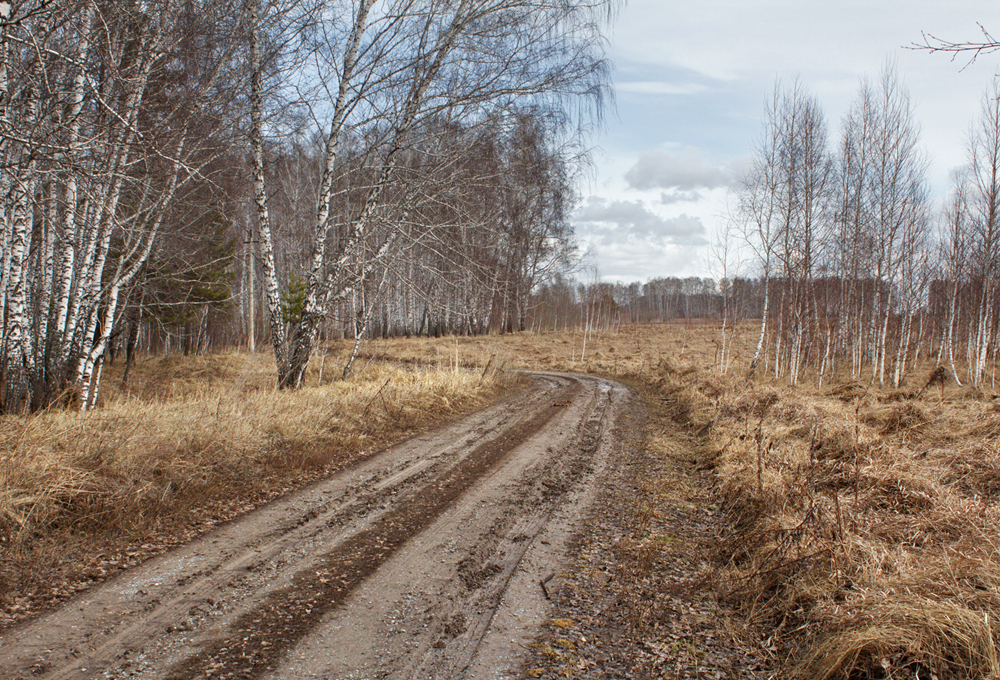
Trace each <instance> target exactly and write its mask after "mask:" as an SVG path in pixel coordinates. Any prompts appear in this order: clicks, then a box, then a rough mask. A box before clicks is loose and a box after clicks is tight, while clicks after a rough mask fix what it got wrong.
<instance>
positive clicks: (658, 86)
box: [574, 0, 1000, 281]
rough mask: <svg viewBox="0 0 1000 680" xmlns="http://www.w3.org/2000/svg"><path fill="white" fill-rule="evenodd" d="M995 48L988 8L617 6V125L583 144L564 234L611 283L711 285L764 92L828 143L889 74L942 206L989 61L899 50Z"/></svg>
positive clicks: (632, 1) (950, 2)
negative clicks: (983, 44)
mask: <svg viewBox="0 0 1000 680" xmlns="http://www.w3.org/2000/svg"><path fill="white" fill-rule="evenodd" d="M977 22H981V23H982V24H983V25H984V26H985V27H986V28H987V29H993V31H994V32H995V33H996V34H997V35H1000V3H997V2H995V1H993V0H978V1H975V2H973V1H967V0H838V1H837V2H821V1H820V0H689V1H686V2H683V1H681V0H629V2H628V5H627V7H626V8H625V9H624V10H623V11H622V13H621V14H620V16H619V17H618V19H617V21H616V22H615V24H614V26H613V28H612V32H611V50H610V56H611V58H612V60H613V61H614V63H615V68H616V72H615V75H614V81H615V86H616V90H617V105H616V111H613V112H612V113H611V115H610V116H609V117H608V121H607V125H606V129H605V130H604V132H603V133H602V134H601V135H600V136H599V137H598V138H597V139H596V143H597V145H598V147H599V149H598V150H597V152H596V155H595V163H596V170H595V173H594V175H593V177H592V178H591V179H590V180H589V181H587V182H585V183H584V184H583V185H582V186H581V187H580V191H581V203H580V207H579V209H578V211H577V213H576V214H575V217H574V223H575V226H576V230H577V235H578V236H579V237H580V239H581V241H582V242H583V244H584V246H585V247H588V248H589V249H590V256H589V260H588V261H589V262H590V263H591V264H592V265H594V266H596V269H597V273H598V274H599V275H600V276H601V277H603V278H604V279H605V280H609V281H619V280H620V281H645V280H647V279H649V278H652V277H656V276H692V275H697V276H704V275H709V273H710V264H709V260H710V257H709V250H710V247H709V244H710V243H711V242H712V240H713V235H714V234H715V233H716V230H717V229H718V228H719V226H720V225H722V224H723V223H724V222H725V220H726V219H727V218H726V213H727V191H728V189H729V188H730V187H732V186H734V184H735V183H736V182H738V180H739V177H740V173H741V169H742V167H743V166H744V164H745V162H746V159H747V158H748V157H749V155H750V153H751V152H752V149H753V145H754V140H755V137H756V136H757V135H758V134H759V132H760V129H761V117H762V114H763V111H764V101H765V99H766V97H767V96H768V94H769V93H770V92H771V91H772V90H773V87H774V83H775V80H776V79H781V80H782V81H783V82H788V81H790V80H791V79H793V78H795V77H796V76H797V77H798V78H799V79H800V80H801V82H802V83H803V85H805V87H806V89H807V90H808V91H809V92H811V93H812V94H814V95H816V96H817V97H818V98H819V100H820V102H821V104H822V106H823V107H824V111H825V113H826V117H827V122H828V125H829V128H830V137H831V140H832V141H835V140H836V139H837V138H838V137H839V134H840V132H839V131H840V121H841V118H842V117H843V115H844V114H845V113H846V111H847V109H848V106H849V104H850V101H851V99H852V97H853V96H854V93H855V92H856V91H857V89H858V85H859V83H860V81H861V78H863V77H869V78H872V79H875V78H877V76H878V73H879V71H880V69H881V68H882V67H883V65H884V64H885V63H886V60H893V61H895V63H896V65H897V69H898V73H899V75H900V77H901V79H902V81H903V82H904V84H905V85H906V87H907V89H908V90H909V93H910V97H911V100H912V102H913V106H914V112H915V117H916V119H917V120H918V121H919V123H920V125H921V129H922V141H923V146H924V148H925V150H926V152H927V154H928V156H929V157H930V161H931V166H930V172H929V177H928V179H929V181H930V186H931V193H932V194H933V195H934V196H936V197H941V196H943V195H944V194H945V193H946V192H947V190H948V178H949V176H950V174H951V172H952V170H953V169H954V168H955V167H957V166H959V165H960V164H961V163H962V162H963V157H964V140H965V138H966V136H967V132H968V129H969V126H970V124H971V122H972V120H973V118H974V117H975V115H976V113H977V111H978V109H979V106H980V101H981V98H982V94H983V92H984V91H985V89H986V87H987V86H988V85H989V83H990V81H991V79H992V77H993V74H994V73H996V72H997V71H998V69H1000V53H997V54H988V55H984V56H981V57H980V58H979V60H978V61H977V62H976V63H974V64H972V65H967V62H968V59H962V58H961V57H959V59H958V60H956V61H951V60H950V59H949V57H948V56H947V55H942V54H929V53H927V52H921V51H914V50H907V49H904V46H907V45H910V44H912V43H914V42H920V41H921V39H922V38H921V31H924V32H927V33H931V34H933V35H935V36H937V37H939V38H943V39H947V40H953V41H960V40H972V39H977V38H980V37H981V33H980V29H979V26H978V25H977Z"/></svg>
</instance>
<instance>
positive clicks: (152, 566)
mask: <svg viewBox="0 0 1000 680" xmlns="http://www.w3.org/2000/svg"><path fill="white" fill-rule="evenodd" d="M532 379H533V382H534V385H533V387H532V388H530V389H528V390H525V391H524V392H522V393H521V394H519V395H517V396H515V397H514V398H512V399H510V400H508V401H506V402H503V403H501V404H499V405H497V406H494V407H492V408H490V409H487V410H486V411H483V412H481V413H478V414H476V415H473V416H470V417H468V418H465V419H464V420H462V421H460V422H458V423H455V424H453V425H451V426H449V427H447V428H444V429H441V430H438V431H435V432H431V433H428V434H426V435H423V436H419V437H416V438H413V439H411V440H409V441H406V442H404V443H402V444H399V445H397V446H395V447H393V448H390V449H388V450H385V451H383V452H381V453H378V454H376V455H374V456H372V457H369V458H367V459H366V460H364V461H363V462H361V463H359V464H357V465H356V466H354V467H353V468H351V469H349V470H346V471H344V472H342V473H340V474H338V475H336V476H334V477H332V478H330V479H327V480H324V481H322V482H320V483H317V484H314V485H313V486H311V487H309V488H307V489H304V490H302V491H299V492H297V493H294V494H291V495H289V496H287V497H285V498H283V499H281V500H279V501H276V502H274V503H271V504H269V505H268V506H266V507H263V508H261V509H259V510H257V511H255V512H253V513H250V514H249V515H247V516H245V517H244V518H242V519H240V520H238V521H235V522H232V523H230V524H228V525H226V526H224V527H222V528H220V529H218V530H216V531H214V532H212V533H210V534H207V535H205V536H203V537H202V538H200V539H198V540H196V541H194V542H192V543H190V544H188V545H186V546H184V547H182V548H179V549H176V550H173V551H171V552H169V553H167V554H165V555H163V556H161V557H159V558H156V559H154V560H151V561H149V562H147V563H145V564H143V565H142V566H141V567H138V568H136V569H133V570H130V571H128V572H125V573H123V574H122V575H121V576H120V577H118V578H116V579H114V580H112V581H109V582H107V583H105V584H103V585H102V586H100V587H98V588H95V589H93V590H90V591H88V592H85V593H82V594H81V595H80V596H79V597H77V598H75V599H74V600H71V601H70V602H69V603H67V605H66V606H64V607H62V608H61V609H59V610H57V611H55V612H53V613H51V614H49V615H47V616H45V617H43V618H41V619H39V620H37V621H35V622H33V623H30V624H28V625H23V626H19V627H16V628H13V629H11V630H9V631H7V632H6V633H5V634H4V635H3V636H2V637H0V677H3V678H24V679H27V678H39V677H41V678H53V679H54V678H59V679H67V678H95V677H96V678H105V677H107V678H169V679H181V678H204V677H213V678H256V677H260V678H275V679H277V678H329V679H334V678H386V677H389V678H505V677H511V676H512V675H513V673H514V672H515V671H516V669H517V668H518V665H519V663H520V658H521V655H522V652H523V651H524V650H525V649H526V648H527V646H528V645H529V644H530V643H531V641H532V640H533V638H534V636H535V634H536V632H537V626H538V625H539V624H540V623H541V622H542V621H543V620H544V619H545V618H546V615H547V611H548V602H547V595H548V593H549V592H551V591H552V589H554V588H558V585H559V580H560V579H559V576H558V574H559V573H560V569H561V566H562V565H563V559H564V554H565V548H566V544H567V542H568V540H569V539H570V537H571V536H572V535H573V532H574V531H576V530H577V529H578V528H579V526H580V523H581V520H582V518H583V514H584V513H585V512H586V508H587V506H588V503H589V502H590V501H591V499H592V497H593V495H594V493H595V492H596V489H597V488H598V487H599V484H600V481H601V478H602V474H603V473H604V472H605V470H606V466H607V463H608V461H609V460H611V459H612V458H611V457H612V456H613V455H614V452H615V451H616V449H617V448H618V447H620V446H622V443H621V442H622V439H623V438H622V433H620V432H619V431H618V429H619V428H618V427H616V422H618V419H619V417H620V416H621V415H622V414H623V413H624V411H625V409H626V407H627V405H628V401H629V399H630V397H629V393H628V392H627V391H626V390H625V388H623V387H621V386H620V385H617V384H614V383H610V382H608V381H604V380H599V379H596V378H588V377H583V376H568V375H559V374H535V375H533V378H532Z"/></svg>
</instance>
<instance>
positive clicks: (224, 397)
mask: <svg viewBox="0 0 1000 680" xmlns="http://www.w3.org/2000/svg"><path fill="white" fill-rule="evenodd" d="M345 358H346V357H344V356H340V355H339V354H338V353H337V352H336V348H334V352H333V354H332V355H331V356H330V357H329V359H327V360H326V361H325V362H324V360H323V358H321V357H320V358H316V359H315V360H314V362H313V365H312V366H311V369H310V372H309V374H308V376H307V378H306V381H305V384H306V387H305V388H303V389H301V390H298V391H278V390H276V389H275V388H274V383H275V378H274V363H273V358H272V357H270V356H269V355H267V354H255V355H249V354H246V353H236V352H234V353H228V354H218V355H209V356H200V357H182V356H176V355H168V356H157V357H149V358H146V359H141V360H140V361H139V363H138V365H137V366H136V368H135V369H133V372H132V375H131V377H130V382H129V386H128V388H127V389H125V390H121V389H117V390H116V389H112V388H111V387H110V386H111V385H116V386H117V385H119V382H120V376H116V375H115V373H114V370H113V369H112V370H111V371H110V375H107V376H106V378H105V380H106V381H107V384H108V385H109V389H108V391H107V393H106V398H105V401H104V403H103V405H102V406H101V407H100V408H98V409H96V410H93V411H90V412H86V413H80V412H76V411H59V410H51V411H49V412H44V413H39V414H36V415H32V416H27V417H15V416H5V417H3V418H0V628H2V627H4V626H6V625H9V624H11V623H13V622H15V621H17V620H20V619H23V618H25V617H27V616H29V615H31V614H32V613H34V612H36V611H38V610H39V609H41V608H44V607H46V606H49V605H51V604H53V603H54V602H57V601H60V600H62V599H65V598H66V597H68V596H69V595H71V594H72V593H73V592H76V591H78V590H81V589H83V588H86V587H87V586H89V585H90V584H92V583H94V582H97V581H101V580H103V579H104V578H106V577H107V576H109V575H110V574H113V573H114V572H116V571H118V570H119V569H124V568H127V567H129V566H131V565H133V564H136V563H138V562H140V561H142V560H144V559H146V558H147V557H149V556H151V555H153V554H156V553H159V552H162V551H163V550H165V549H167V548H169V547H170V546H172V545H176V544H178V543H180V542H183V541H185V540H187V539H190V538H191V537H192V536H194V535H196V534H198V533H201V532H203V531H205V530H207V529H209V528H211V527H212V526H215V525H216V524H218V523H220V522H223V521H226V520H228V519H231V518H232V517H235V516H236V515H238V514H241V513H243V512H246V511H247V510H249V509H251V508H253V507H255V506H256V505H259V504H260V503H262V502H265V501H267V500H269V499H271V498H274V497H275V496H277V495H280V494H281V493H284V492H286V491H288V490H289V489H291V488H294V487H297V486H301V485H303V484H305V483H307V482H309V481H310V480H312V479H315V478H318V477H319V476H322V475H324V474H328V473H329V472H330V471H332V470H336V469H339V468H342V467H344V466H346V465H349V464H350V463H351V462H352V461H355V460H357V459H358V458H359V457H361V456H364V455H365V454H366V453H370V452H372V451H374V450H377V449H378V448H380V447H382V446H385V445H386V444H387V443H389V442H391V441H395V440H398V439H400V438H402V437H405V436H407V435H410V434H413V433H415V432H418V431H421V430H423V429H426V428H428V427H431V426H433V425H435V424H438V423H441V422H442V421H444V420H445V419H448V418H450V417H453V416H454V415H456V414H459V413H463V412H468V411H471V410H474V409H476V408H480V407H482V406H483V405H485V404H486V403H488V402H489V401H490V400H492V399H494V398H496V397H497V396H498V395H500V394H502V393H503V392H504V391H505V390H506V389H508V388H509V387H511V385H512V381H511V380H510V379H509V376H508V375H507V374H504V373H503V372H502V371H499V370H494V369H490V370H487V371H483V370H476V371H469V370H456V369H455V367H454V366H443V367H442V368H441V369H438V368H435V367H428V366H400V365H398V364H396V365H388V364H384V363H378V362H367V363H365V362H361V363H358V364H356V369H357V374H356V375H354V376H352V377H351V378H350V379H349V380H332V376H331V371H330V368H331V367H332V366H337V365H342V364H343V360H344V359H345ZM324 364H325V365H324ZM321 365H322V366H323V367H324V368H326V372H325V376H322V383H321V384H320V378H321V373H320V367H321Z"/></svg>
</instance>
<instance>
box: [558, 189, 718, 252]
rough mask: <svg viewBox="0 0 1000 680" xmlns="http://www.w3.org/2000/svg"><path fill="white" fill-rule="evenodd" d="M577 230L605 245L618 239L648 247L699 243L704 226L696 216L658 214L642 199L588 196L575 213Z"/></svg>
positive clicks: (584, 236)
mask: <svg viewBox="0 0 1000 680" xmlns="http://www.w3.org/2000/svg"><path fill="white" fill-rule="evenodd" d="M575 222H577V233H578V234H580V236H582V237H583V238H584V239H585V240H587V241H588V242H589V243H591V244H593V245H596V246H599V247H607V246H611V245H612V244H615V243H620V242H622V241H626V240H627V241H632V242H635V241H641V242H645V243H647V244H648V245H649V246H650V247H656V248H662V247H664V246H667V245H678V246H703V245H706V244H707V243H708V241H707V240H706V238H705V235H706V231H705V225H704V224H702V221H701V219H700V218H698V217H691V216H689V215H680V216H679V217H669V218H665V217H660V216H659V215H657V214H655V213H653V212H651V211H650V210H649V209H648V208H647V207H646V205H645V203H644V202H643V201H608V200H606V199H603V198H599V197H591V198H590V199H589V200H588V201H587V204H586V205H584V206H583V208H581V209H580V211H579V212H578V213H577V214H576V219H575Z"/></svg>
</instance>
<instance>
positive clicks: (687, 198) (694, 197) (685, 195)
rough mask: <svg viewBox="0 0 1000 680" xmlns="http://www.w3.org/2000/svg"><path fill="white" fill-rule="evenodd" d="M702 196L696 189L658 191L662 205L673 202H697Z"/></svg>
mask: <svg viewBox="0 0 1000 680" xmlns="http://www.w3.org/2000/svg"><path fill="white" fill-rule="evenodd" d="M701 198H702V196H701V194H700V193H698V192H697V191H671V192H669V193H668V192H666V191H662V192H660V203H662V204H663V205H673V204H674V203H697V202H698V201H700V200H701Z"/></svg>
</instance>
